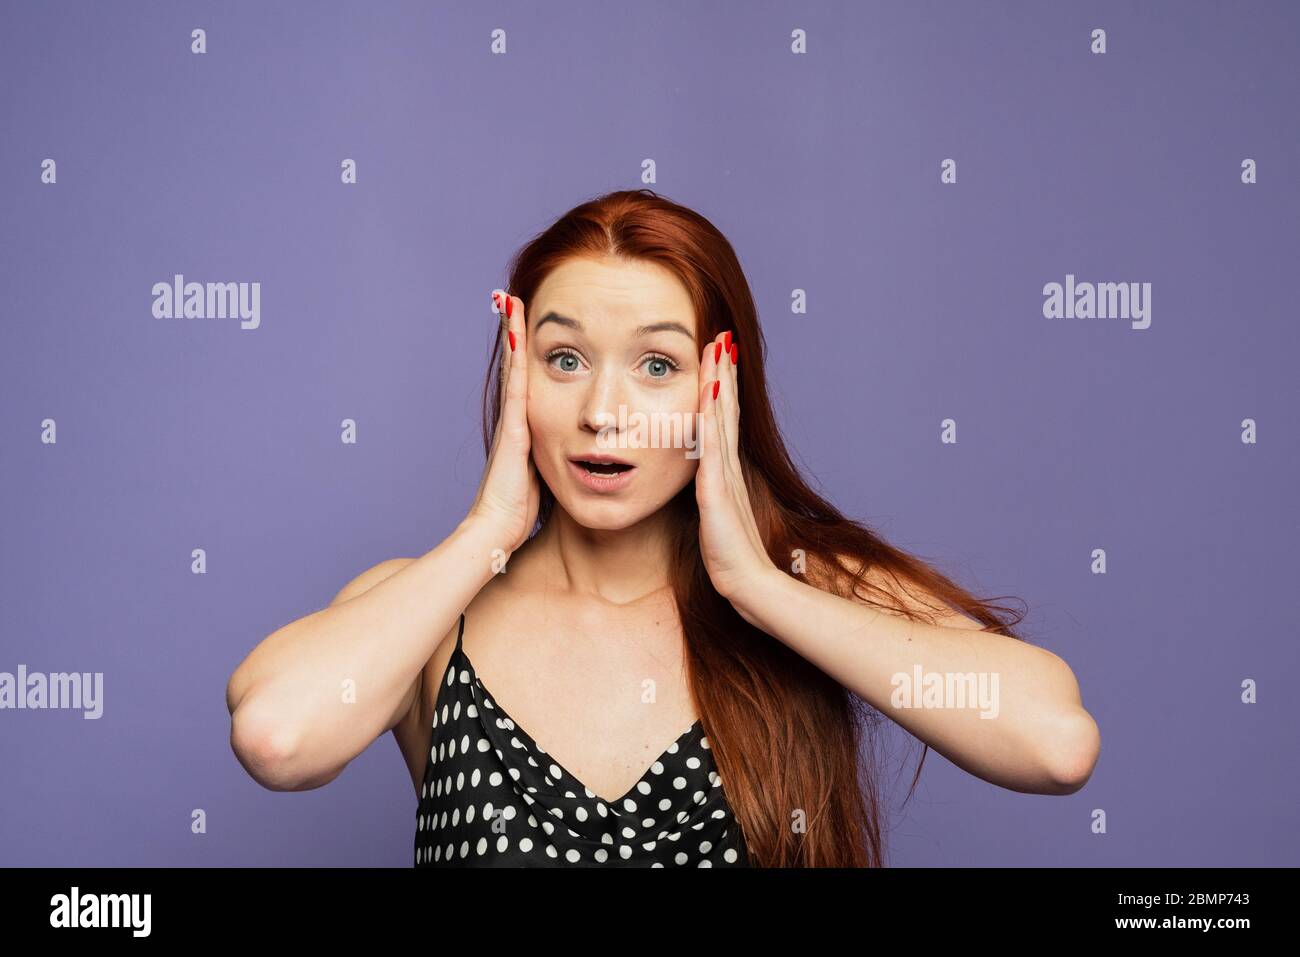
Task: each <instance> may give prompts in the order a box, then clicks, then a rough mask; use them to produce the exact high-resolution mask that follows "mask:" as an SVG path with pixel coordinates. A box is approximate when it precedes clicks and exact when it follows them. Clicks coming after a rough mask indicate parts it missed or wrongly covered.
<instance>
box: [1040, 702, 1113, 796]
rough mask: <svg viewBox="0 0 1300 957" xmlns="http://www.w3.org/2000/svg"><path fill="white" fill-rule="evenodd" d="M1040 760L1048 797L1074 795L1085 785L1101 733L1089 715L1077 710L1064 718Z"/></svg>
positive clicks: (1099, 751)
mask: <svg viewBox="0 0 1300 957" xmlns="http://www.w3.org/2000/svg"><path fill="white" fill-rule="evenodd" d="M1047 745H1048V749H1049V750H1048V754H1047V755H1046V757H1045V759H1044V762H1043V764H1044V766H1045V768H1046V776H1047V778H1048V780H1049V781H1050V782H1051V784H1050V790H1049V793H1051V794H1058V795H1066V794H1074V793H1075V792H1076V791H1079V790H1080V789H1082V788H1083V786H1084V785H1085V784H1087V783H1088V779H1089V778H1091V777H1092V771H1093V768H1095V767H1096V766H1097V758H1098V756H1099V755H1100V754H1101V732H1100V730H1099V729H1098V728H1097V722H1096V721H1094V720H1093V718H1092V715H1090V714H1088V712H1087V711H1085V710H1083V708H1078V709H1076V710H1074V711H1072V712H1070V713H1069V714H1068V715H1066V716H1065V717H1064V718H1063V719H1062V721H1061V723H1060V726H1059V729H1058V731H1057V732H1056V733H1055V734H1053V735H1052V737H1051V740H1050V741H1048V742H1047Z"/></svg>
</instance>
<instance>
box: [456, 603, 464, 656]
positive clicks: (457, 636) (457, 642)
mask: <svg viewBox="0 0 1300 957" xmlns="http://www.w3.org/2000/svg"><path fill="white" fill-rule="evenodd" d="M463 634H465V613H464V612H463V611H462V612H461V613H460V628H459V629H458V630H457V631H456V650H457V651H460V638H461V635H463Z"/></svg>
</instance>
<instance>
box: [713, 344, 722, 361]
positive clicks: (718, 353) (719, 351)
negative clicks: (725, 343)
mask: <svg viewBox="0 0 1300 957" xmlns="http://www.w3.org/2000/svg"><path fill="white" fill-rule="evenodd" d="M721 358H722V343H721V342H719V343H717V344H716V347H715V348H714V350H713V361H714V362H717V361H718V360H719V359H721Z"/></svg>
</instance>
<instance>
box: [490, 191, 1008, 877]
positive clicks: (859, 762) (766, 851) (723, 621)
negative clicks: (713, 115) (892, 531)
mask: <svg viewBox="0 0 1300 957" xmlns="http://www.w3.org/2000/svg"><path fill="white" fill-rule="evenodd" d="M577 256H585V257H596V258H601V257H607V256H612V257H615V258H622V259H628V260H648V261H651V262H654V263H657V264H659V265H661V266H664V267H666V268H667V269H669V270H670V271H672V273H673V274H674V275H676V277H677V278H678V279H679V280H680V281H681V282H682V284H683V285H684V286H685V287H686V290H687V291H688V293H689V295H690V298H691V301H692V303H693V305H694V308H695V315H696V319H697V323H698V325H697V330H698V332H699V337H700V338H699V340H698V341H699V343H700V344H701V346H700V347H701V348H702V347H703V346H702V344H703V343H704V342H707V341H709V340H711V339H712V338H714V337H715V336H716V335H717V334H718V333H720V332H722V331H723V330H725V329H732V330H734V334H735V338H736V341H737V342H739V343H740V344H741V348H742V349H744V351H745V356H746V361H744V362H741V363H740V364H739V365H738V366H737V371H738V373H739V379H738V383H739V397H740V407H741V414H740V436H739V439H738V448H739V452H740V462H741V467H742V468H743V470H744V473H745V481H746V484H747V486H748V488H749V497H750V502H751V504H752V506H753V510H754V517H755V520H756V521H757V523H758V528H759V531H760V533H761V534H762V537H763V542H764V544H765V545H766V548H767V552H768V555H769V556H770V557H771V559H772V561H773V562H774V563H775V564H776V566H777V567H778V568H783V569H794V568H795V565H794V559H795V558H796V557H797V556H802V558H803V561H804V563H805V566H806V578H805V580H806V581H808V582H809V583H811V584H814V585H816V586H817V587H819V588H823V589H825V590H827V591H830V592H832V593H833V594H837V595H840V596H841V597H845V598H849V597H852V596H856V597H857V598H859V599H860V600H862V601H865V602H867V603H869V604H872V605H876V606H880V607H885V608H889V609H892V610H894V611H895V612H897V613H900V614H904V615H906V616H908V617H909V618H913V619H916V618H923V619H926V620H928V618H926V616H924V613H919V612H917V611H915V610H913V609H911V608H909V607H908V606H905V605H903V604H901V603H899V602H898V600H897V598H896V597H895V595H894V594H893V593H892V592H891V591H889V590H886V589H883V588H880V587H877V586H876V585H874V584H872V583H870V582H868V581H867V580H866V575H867V573H868V572H869V571H873V570H874V572H876V573H877V574H879V573H883V574H884V575H885V576H886V577H888V578H889V579H891V580H892V581H893V582H894V584H895V585H897V586H898V587H900V588H903V589H904V590H905V588H906V586H905V584H904V582H912V583H915V584H916V585H917V586H920V587H921V588H923V589H925V590H926V591H927V592H928V593H929V594H931V595H934V596H935V597H937V598H938V599H940V600H942V601H943V602H945V603H946V604H947V605H948V606H949V607H950V608H954V609H958V610H961V611H963V612H965V613H966V614H968V615H969V616H970V617H972V618H974V619H975V620H976V621H978V622H980V623H981V625H982V626H983V630H985V631H992V632H994V633H996V634H1002V635H1007V636H1009V637H1017V638H1018V637H1020V636H1018V635H1016V634H1014V633H1013V632H1012V630H1011V629H1012V628H1013V627H1014V626H1015V625H1017V624H1019V623H1020V621H1021V620H1022V619H1023V618H1024V614H1023V613H1021V614H1019V615H1017V616H1015V617H1014V618H1013V619H1012V620H1010V621H1006V622H1004V621H1003V620H1002V619H1001V617H999V615H998V614H996V613H998V612H1002V613H1006V612H1011V611H1012V610H1011V609H1008V608H1006V607H1004V606H1001V605H995V604H992V603H991V602H989V601H984V600H980V599H977V598H975V597H974V596H973V595H971V594H970V593H968V592H967V591H966V590H965V589H963V588H961V587H960V586H959V585H957V584H956V583H955V582H953V581H952V580H950V579H949V578H947V577H946V576H944V575H943V574H942V573H940V572H939V571H937V570H936V569H934V568H933V567H931V566H930V565H928V564H927V563H926V562H924V561H922V560H921V559H919V558H917V557H914V556H912V555H909V554H907V553H906V552H903V551H901V550H900V549H898V548H895V547H894V546H892V545H890V544H889V543H887V542H886V541H884V540H883V539H882V538H881V537H880V536H879V535H878V534H876V533H875V532H873V531H872V530H871V529H870V528H868V527H866V526H865V525H863V524H861V523H859V522H856V521H854V520H853V519H850V518H847V517H846V516H844V515H842V514H841V513H840V512H839V511H838V510H837V509H836V508H835V506H833V505H832V504H830V503H829V502H827V501H826V500H825V499H823V498H822V497H821V496H819V495H817V493H815V492H814V491H813V490H812V489H811V488H809V486H808V484H807V483H806V482H805V481H804V479H803V478H802V477H801V475H800V474H799V470H798V469H797V468H796V467H795V464H794V462H793V461H792V460H791V458H790V454H789V452H788V451H787V450H786V446H785V443H784V442H783V440H782V438H781V435H780V432H779V430H778V428H777V424H776V419H775V417H774V415H773V413H772V407H771V403H770V401H769V399H768V394H767V383H766V376H765V371H764V363H765V359H766V355H767V346H766V344H765V342H764V339H763V332H762V329H761V328H760V327H759V324H758V315H757V311H756V309H755V307H754V300H753V297H752V296H751V294H750V290H749V284H748V282H747V281H746V279H745V276H744V273H743V272H742V270H741V267H740V263H739V261H738V260H737V258H736V254H735V252H734V251H733V250H732V247H731V244H730V243H729V242H728V241H727V239H726V237H724V236H723V235H722V233H720V232H719V231H718V230H717V228H716V227H715V226H714V225H713V224H712V223H710V222H709V221H708V220H707V219H705V218H704V217H703V216H701V215H700V214H699V213H696V212H695V211H693V210H691V209H689V208H687V207H685V206H681V205H679V204H677V203H674V202H672V201H671V200H669V199H667V198H666V197H664V196H662V195H660V194H658V193H655V192H654V191H653V190H649V189H639V190H619V191H615V192H611V193H607V194H605V195H603V196H599V197H596V198H594V199H591V200H589V201H587V202H584V203H582V204H580V205H578V206H576V207H574V208H573V209H571V210H569V212H567V213H565V214H564V215H563V216H561V217H560V218H559V219H558V220H556V221H555V222H554V223H553V224H552V225H551V226H549V227H548V228H547V229H545V230H544V231H543V232H541V233H539V234H538V235H537V236H535V237H534V238H532V239H531V240H529V241H528V242H527V243H526V244H525V245H524V246H523V247H522V248H520V249H519V251H518V252H517V253H516V254H515V255H514V257H513V258H512V259H511V262H510V264H509V267H508V273H509V280H508V283H507V285H506V287H505V288H506V289H507V291H508V292H510V293H511V294H512V295H515V296H518V297H519V298H521V299H522V300H523V301H524V302H525V304H527V303H530V302H531V300H532V298H533V294H534V293H535V292H536V290H537V288H538V286H540V285H541V282H542V280H543V279H544V278H545V277H546V275H547V274H548V273H549V272H550V271H551V270H552V269H554V268H555V267H556V266H558V265H559V264H560V263H561V262H563V261H565V260H567V259H569V258H572V257H577ZM500 353H501V349H500V337H499V336H496V337H494V344H493V347H492V356H491V359H490V362H489V367H488V374H487V379H486V380H485V382H484V386H483V448H484V451H485V453H486V452H487V450H488V449H490V447H491V437H492V434H493V432H494V431H495V428H496V421H497V417H498V415H499V414H500V408H499V405H498V395H499V386H498V383H499V377H500V375H501V366H500V358H501V356H500ZM554 504H555V499H554V496H553V495H552V494H551V491H550V489H548V488H547V487H546V483H545V482H542V483H541V504H540V507H539V511H538V526H537V527H538V528H540V527H541V525H542V524H544V523H545V522H546V520H547V518H548V517H549V516H550V514H551V511H552V509H553V507H554ZM667 507H669V508H672V509H673V510H674V511H675V512H676V513H677V514H678V515H679V517H680V521H678V522H675V523H674V525H673V527H674V529H675V533H674V534H675V541H674V542H673V554H675V555H676V559H675V560H674V561H673V562H672V566H671V571H670V575H671V581H672V586H673V591H674V594H675V597H676V604H677V610H678V614H679V615H680V618H681V623H682V629H683V632H684V635H685V642H686V663H687V673H688V674H689V676H690V679H689V680H690V685H691V693H692V695H693V698H694V702H695V704H696V707H697V709H698V711H699V714H700V719H701V723H702V724H703V726H704V727H705V728H707V730H708V737H709V743H710V745H711V750H712V754H713V757H714V760H715V762H716V764H717V767H718V773H719V774H720V775H721V778H722V780H723V782H724V786H725V788H726V792H727V800H728V803H729V804H730V805H731V807H732V810H733V812H734V813H735V816H736V820H737V822H738V823H739V825H740V828H741V831H742V834H743V836H744V839H745V845H746V848H747V850H748V852H749V857H750V863H751V864H752V865H754V866H758V867H879V866H882V865H883V864H884V860H883V857H884V848H883V845H882V841H881V817H882V812H881V806H882V800H881V794H880V792H879V790H878V784H879V781H878V776H879V772H878V770H877V763H878V760H877V758H878V756H877V747H878V744H879V741H878V735H877V732H878V730H879V727H880V725H881V718H882V716H881V714H880V713H879V712H878V711H876V709H874V708H872V707H871V706H870V705H868V704H867V703H866V702H864V701H862V699H860V698H859V697H858V696H857V695H855V694H853V693H852V692H850V691H848V690H847V689H846V688H844V686H843V685H841V684H840V683H839V682H838V681H836V680H834V679H833V678H831V677H830V676H828V675H827V674H825V672H823V671H821V669H819V668H817V667H816V666H814V665H813V664H811V663H810V662H808V661H807V660H806V659H805V658H804V657H803V656H802V655H800V654H798V653H797V652H795V651H793V650H791V649H790V648H788V647H787V646H786V645H785V644H784V643H782V642H780V641H773V640H772V638H771V636H769V635H766V634H764V633H763V632H761V631H759V630H758V629H756V628H754V627H753V626H752V625H750V624H749V623H748V622H746V621H745V620H744V619H743V618H741V617H740V615H739V614H737V612H736V610H735V609H734V608H733V607H732V606H731V603H730V602H728V601H727V600H726V599H724V598H722V596H720V595H719V594H718V593H717V592H716V591H715V590H714V589H713V586H712V584H711V582H710V580H709V576H708V572H707V571H706V570H705V567H704V564H703V561H702V560H701V557H700V550H699V512H698V510H697V509H696V505H695V486H694V483H693V482H691V483H688V484H687V486H686V487H685V488H684V489H682V491H681V492H680V493H679V494H678V495H677V496H676V497H675V498H674V499H673V501H672V502H671V503H670V504H669V505H668V506H667ZM900 579H901V580H900ZM1012 614H1014V612H1012ZM928 750H929V748H928V746H927V747H926V749H925V751H923V752H922V755H921V761H920V762H919V763H918V764H917V769H916V776H915V777H913V779H912V789H915V787H916V781H917V778H919V776H920V773H921V764H923V763H924V761H925V752H926V751H928ZM910 793H911V790H909V796H910ZM800 811H802V812H803V813H802V814H799V813H798V812H800Z"/></svg>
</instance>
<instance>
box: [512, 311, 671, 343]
mask: <svg viewBox="0 0 1300 957" xmlns="http://www.w3.org/2000/svg"><path fill="white" fill-rule="evenodd" d="M548 322H554V323H558V324H559V325H561V326H567V327H568V328H570V329H577V330H578V331H579V332H581V331H583V330H582V323H580V322H579V321H578V320H577V319H570V318H569V317H568V316H561V315H560V314H559V313H557V312H548V313H547V314H546V315H544V316H542V318H541V320H540V321H538V323H537V325H536V326H534V327H533V331H534V332H536V331H537V330H538V329H540V328H542V326H544V325H546V324H547V323H548ZM652 332H680V333H681V334H682V335H684V336H685V337H686V338H688V339H690V340H691V341H692V342H694V341H695V334H694V333H692V332H691V330H689V329H687V328H686V327H685V326H684V325H682V324H681V323H680V322H673V321H671V320H668V321H665V322H652V323H650V324H649V325H648V326H637V327H636V331H635V333H634V334H635V335H638V336H648V335H649V334H650V333H652Z"/></svg>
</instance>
